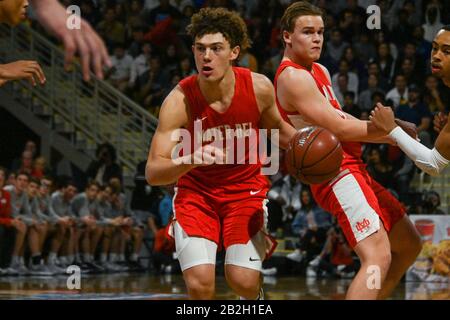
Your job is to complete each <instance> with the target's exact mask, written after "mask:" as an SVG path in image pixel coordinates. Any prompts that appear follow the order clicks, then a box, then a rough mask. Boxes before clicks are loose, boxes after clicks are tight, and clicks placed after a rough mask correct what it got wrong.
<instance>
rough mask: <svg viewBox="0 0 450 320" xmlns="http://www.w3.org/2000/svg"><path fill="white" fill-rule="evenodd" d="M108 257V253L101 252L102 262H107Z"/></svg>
mask: <svg viewBox="0 0 450 320" xmlns="http://www.w3.org/2000/svg"><path fill="white" fill-rule="evenodd" d="M107 259H108V255H107V254H106V253H102V254H100V262H102V263H103V262H106V260H107Z"/></svg>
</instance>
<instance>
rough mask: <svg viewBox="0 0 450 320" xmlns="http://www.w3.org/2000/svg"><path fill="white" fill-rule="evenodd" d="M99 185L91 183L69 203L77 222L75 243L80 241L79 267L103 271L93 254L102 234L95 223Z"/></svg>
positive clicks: (101, 230)
mask: <svg viewBox="0 0 450 320" xmlns="http://www.w3.org/2000/svg"><path fill="white" fill-rule="evenodd" d="M99 189H100V184H99V183H98V182H96V181H91V182H90V183H88V185H87V187H86V191H85V192H83V193H79V194H77V195H76V196H75V197H74V198H73V200H72V201H71V202H70V210H71V212H72V214H73V215H74V217H75V219H76V221H77V235H76V240H75V241H77V242H78V241H80V240H81V252H82V253H83V256H82V257H81V260H82V262H83V263H82V264H81V267H82V268H83V267H84V268H87V269H93V270H95V271H103V270H104V269H103V267H102V266H100V265H98V264H96V263H95V252H96V249H97V245H98V243H99V241H100V238H101V237H102V234H103V226H102V225H100V224H98V223H97V218H96V212H97V194H98V192H99Z"/></svg>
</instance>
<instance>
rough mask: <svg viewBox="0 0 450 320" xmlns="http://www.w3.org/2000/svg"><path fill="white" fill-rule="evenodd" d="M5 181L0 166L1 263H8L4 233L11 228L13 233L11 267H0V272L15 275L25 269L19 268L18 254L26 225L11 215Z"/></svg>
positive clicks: (3, 172) (9, 196)
mask: <svg viewBox="0 0 450 320" xmlns="http://www.w3.org/2000/svg"><path fill="white" fill-rule="evenodd" d="M5 181H6V169H5V168H2V167H0V258H1V259H2V261H1V263H2V265H1V266H0V267H3V266H6V265H7V264H9V263H10V258H11V257H10V254H11V253H10V250H9V248H8V246H7V245H8V244H9V243H8V241H5V240H6V238H4V236H6V234H7V233H8V231H9V230H11V229H13V231H14V233H15V240H14V253H13V260H14V263H11V267H10V268H8V269H5V270H3V269H0V274H5V275H17V274H18V273H19V272H21V271H22V272H21V273H25V272H26V271H27V270H25V269H24V270H21V266H20V261H19V257H18V254H19V252H20V249H21V248H22V246H23V243H24V241H25V236H26V230H27V227H26V225H25V223H24V222H23V221H21V220H19V219H17V218H13V217H12V203H11V194H10V193H9V192H8V191H7V190H5V189H4V187H5Z"/></svg>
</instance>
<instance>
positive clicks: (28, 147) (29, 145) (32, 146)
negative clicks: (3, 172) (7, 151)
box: [11, 140, 36, 172]
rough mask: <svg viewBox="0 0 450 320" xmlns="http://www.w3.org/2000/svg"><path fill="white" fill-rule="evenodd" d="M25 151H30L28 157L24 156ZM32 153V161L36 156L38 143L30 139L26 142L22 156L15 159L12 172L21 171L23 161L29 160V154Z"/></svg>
mask: <svg viewBox="0 0 450 320" xmlns="http://www.w3.org/2000/svg"><path fill="white" fill-rule="evenodd" d="M24 152H29V153H27V157H26V159H24V158H23V154H24ZM30 153H31V161H32V160H33V159H34V158H35V157H36V143H35V142H34V141H32V140H28V141H27V142H26V143H25V147H24V150H23V152H22V154H21V157H20V158H16V159H14V160H13V161H12V165H11V172H19V171H21V170H20V168H21V167H22V165H23V161H24V160H25V161H27V162H29V155H30Z"/></svg>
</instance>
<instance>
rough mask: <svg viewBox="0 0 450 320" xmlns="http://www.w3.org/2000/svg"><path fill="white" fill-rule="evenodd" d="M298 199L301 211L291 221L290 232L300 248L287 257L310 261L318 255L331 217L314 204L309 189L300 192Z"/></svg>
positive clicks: (298, 260)
mask: <svg viewBox="0 0 450 320" xmlns="http://www.w3.org/2000/svg"><path fill="white" fill-rule="evenodd" d="M300 197H301V209H300V210H298V211H297V214H296V215H295V218H294V221H292V232H293V234H294V235H297V236H299V237H300V247H299V248H298V249H296V250H295V251H294V252H293V253H291V254H289V255H288V256H287V258H288V259H291V260H294V261H297V262H300V261H301V260H302V259H303V258H306V260H307V261H310V260H311V259H312V257H314V256H316V255H317V254H319V253H320V251H321V249H322V247H323V245H324V243H325V239H326V234H327V230H328V228H329V227H330V226H331V215H330V214H329V213H327V212H325V211H323V210H322V209H321V208H320V207H318V206H317V205H316V204H315V202H314V200H313V199H312V196H311V192H310V191H309V189H305V190H302V191H301V196H300Z"/></svg>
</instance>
